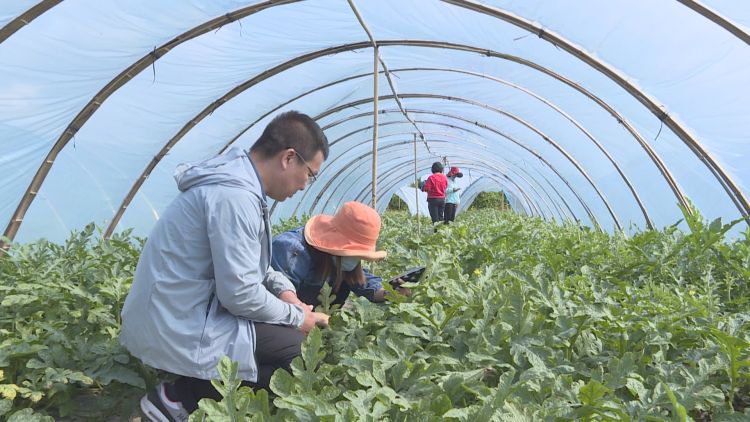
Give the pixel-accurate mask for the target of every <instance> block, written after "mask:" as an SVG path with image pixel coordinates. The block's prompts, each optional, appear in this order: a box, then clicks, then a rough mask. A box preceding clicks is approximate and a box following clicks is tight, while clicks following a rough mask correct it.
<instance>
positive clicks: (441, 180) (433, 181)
mask: <svg viewBox="0 0 750 422" xmlns="http://www.w3.org/2000/svg"><path fill="white" fill-rule="evenodd" d="M447 188H448V178H447V177H445V175H444V174H443V173H432V175H431V176H430V177H428V178H427V181H426V182H425V183H424V186H422V191H423V192H427V199H432V198H435V199H445V190H446V189H447Z"/></svg>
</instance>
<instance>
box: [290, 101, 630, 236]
mask: <svg viewBox="0 0 750 422" xmlns="http://www.w3.org/2000/svg"><path fill="white" fill-rule="evenodd" d="M428 113H429V112H428ZM436 114H437V115H440V113H436ZM445 116H447V117H455V116H453V115H450V114H447V113H446V114H445ZM456 118H457V119H461V118H460V117H456ZM420 122H422V123H426V124H434V125H444V124H445V123H444V122H432V121H424V120H422V121H420ZM389 123H390V122H389ZM396 123H398V122H396ZM400 123H403V124H406V122H400ZM472 123H473V122H472ZM479 127H481V128H483V129H485V130H488V131H490V132H492V133H493V134H495V135H498V136H501V137H504V136H503V135H502V134H498V133H496V132H493V131H492V128H489V127H482V126H479ZM461 130H465V129H464V128H461ZM479 137H480V138H482V139H491V138H486V137H484V136H481V135H480V136H479ZM505 139H508V140H510V141H511V142H512V143H514V144H515V145H518V146H520V147H521V148H522V149H523V150H526V151H527V152H529V153H531V154H532V155H533V156H534V157H535V158H537V159H539V160H540V161H541V162H543V163H544V164H545V165H546V166H547V167H548V168H550V170H552V172H553V173H555V175H556V176H557V177H558V178H560V179H561V180H562V181H563V183H564V184H565V185H566V186H567V187H568V188H569V189H570V190H571V192H573V194H574V195H575V196H576V198H577V199H578V201H579V202H580V203H581V205H582V206H583V208H584V210H586V212H587V214H588V215H589V218H590V219H591V220H592V221H596V218H595V217H594V215H593V213H592V212H591V210H590V209H589V207H588V205H587V204H586V202H585V201H584V200H583V199H582V198H581V196H580V195H579V194H578V192H577V191H576V190H575V189H573V187H572V186H571V184H570V183H569V182H568V181H567V179H566V178H565V177H564V176H563V175H562V174H560V172H559V171H558V170H557V169H556V168H555V167H554V166H553V165H552V164H551V163H549V162H548V161H547V160H546V159H545V158H543V157H542V156H541V155H540V154H538V153H536V152H535V151H533V150H531V149H530V148H528V147H526V146H525V145H523V144H521V143H518V142H517V141H513V140H512V139H509V138H507V137H505ZM493 141H494V139H493ZM365 142H366V141H362V142H360V143H357V144H355V146H359V145H362V144H363V143H365ZM340 157H342V155H339V156H336V157H335V158H333V160H332V161H331V162H329V163H328V164H329V165H330V163H332V162H334V161H336V160H338V159H339V158H340ZM361 158H363V157H361ZM540 174H541V173H540ZM584 177H585V175H584ZM548 182H549V181H548ZM328 186H329V184H327V185H326V187H325V188H324V189H323V190H325V189H327V188H328ZM592 187H593V188H594V189H595V190H596V186H595V185H594V184H592ZM308 192H309V191H308V190H306V191H305V192H303V194H302V195H303V196H302V198H301V200H302V199H303V198H304V197H305V196H306V195H307V193H308ZM320 195H322V191H321V192H320V193H319V195H318V197H320ZM558 195H559V192H558ZM318 199H319V198H317V199H316V200H315V202H314V204H317V200H318ZM301 200H300V202H301ZM313 206H314V205H313ZM296 211H297V209H295V213H296ZM613 220H615V221H617V218H616V217H613Z"/></svg>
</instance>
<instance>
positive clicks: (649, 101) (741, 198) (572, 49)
mask: <svg viewBox="0 0 750 422" xmlns="http://www.w3.org/2000/svg"><path fill="white" fill-rule="evenodd" d="M441 1H443V2H445V3H449V4H453V5H455V6H458V7H462V8H464V9H467V10H473V11H474V12H477V13H482V14H485V15H487V16H491V17H494V18H497V19H501V20H503V21H505V22H508V23H510V24H512V25H515V26H517V27H519V28H521V29H523V30H526V31H528V32H530V33H532V34H535V35H538V36H539V38H542V39H544V40H545V41H548V42H550V43H552V45H554V46H555V47H557V48H562V49H563V50H564V51H565V52H567V53H569V54H572V55H573V56H574V57H576V58H578V59H579V60H581V61H583V62H584V63H586V64H587V65H589V66H590V67H592V68H593V69H594V70H597V71H598V72H600V73H601V74H603V75H604V76H606V77H607V78H609V79H610V80H612V81H613V82H615V83H616V84H617V85H619V86H620V87H622V88H623V89H624V90H625V91H626V92H628V93H629V94H630V95H631V96H633V98H635V99H636V100H638V102H640V103H641V104H643V106H644V107H646V109H648V110H649V111H650V112H651V113H652V114H653V115H654V116H656V118H658V119H659V120H660V121H662V122H663V123H664V124H665V125H666V126H667V127H668V128H669V129H670V130H671V131H672V132H673V133H674V134H675V135H677V137H678V138H680V139H681V140H682V142H683V143H684V144H685V145H686V146H687V147H688V148H690V150H691V151H692V152H693V154H695V155H696V156H697V157H698V158H699V159H700V160H701V161H702V162H703V163H704V164H705V165H706V167H707V168H708V169H709V171H711V173H712V174H713V175H714V178H716V180H717V181H718V182H719V184H721V187H722V188H723V189H724V190H725V191H726V193H727V195H728V196H729V198H730V199H731V200H732V202H734V204H735V206H736V207H737V209H738V210H739V211H740V214H741V215H742V216H743V217H748V215H750V202H748V200H747V198H745V195H744V194H743V193H742V190H741V189H739V188H738V187H737V184H736V183H735V182H734V181H733V180H732V178H731V177H729V175H728V174H727V173H726V171H725V170H724V169H723V168H722V167H721V165H719V163H717V162H716V160H715V159H714V158H713V157H712V156H711V154H709V153H708V151H707V150H706V149H705V148H703V145H701V143H700V141H698V139H697V138H696V137H695V136H694V135H692V134H691V133H690V132H689V131H688V130H687V129H686V128H685V127H683V125H682V124H680V123H679V122H677V121H676V120H674V119H673V118H672V116H670V115H669V113H667V112H665V111H664V110H662V108H661V107H660V105H659V104H658V103H657V102H656V100H654V99H653V98H651V97H650V96H649V95H648V94H646V92H645V91H644V90H643V89H641V88H640V87H639V86H637V85H636V84H635V83H634V82H632V81H630V80H628V79H626V78H624V77H623V76H622V75H620V73H619V72H617V70H616V69H615V68H613V67H611V66H609V65H608V64H606V63H604V62H603V61H602V60H599V59H597V58H595V57H594V56H592V55H591V54H589V53H588V52H586V51H584V50H583V48H581V47H579V46H577V45H575V44H573V43H572V42H570V41H568V40H567V39H566V38H564V37H562V36H560V35H558V34H556V33H554V32H551V31H548V30H546V29H545V28H544V27H542V26H538V25H535V24H534V23H533V22H530V21H528V20H526V19H524V18H521V17H519V16H517V15H514V14H511V13H508V12H507V11H505V10H502V9H499V8H497V7H493V6H487V5H482V4H479V3H476V2H474V1H472V0H441ZM678 1H679V0H678ZM683 4H686V3H683ZM690 4H694V5H696V6H697V5H698V3H694V2H693V3H690ZM686 5H687V4H686ZM693 10H695V9H693ZM701 14H702V13H701ZM703 16H704V17H705V16H706V15H703ZM735 36H737V34H735ZM535 64H536V63H535ZM746 222H747V224H748V225H750V220H747V221H746Z"/></svg>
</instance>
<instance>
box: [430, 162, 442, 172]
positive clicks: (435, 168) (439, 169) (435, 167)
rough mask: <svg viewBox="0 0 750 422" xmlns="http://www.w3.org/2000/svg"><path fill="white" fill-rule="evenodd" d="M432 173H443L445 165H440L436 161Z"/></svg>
mask: <svg viewBox="0 0 750 422" xmlns="http://www.w3.org/2000/svg"><path fill="white" fill-rule="evenodd" d="M432 172H433V173H442V172H443V165H442V164H441V163H440V161H435V162H434V163H432Z"/></svg>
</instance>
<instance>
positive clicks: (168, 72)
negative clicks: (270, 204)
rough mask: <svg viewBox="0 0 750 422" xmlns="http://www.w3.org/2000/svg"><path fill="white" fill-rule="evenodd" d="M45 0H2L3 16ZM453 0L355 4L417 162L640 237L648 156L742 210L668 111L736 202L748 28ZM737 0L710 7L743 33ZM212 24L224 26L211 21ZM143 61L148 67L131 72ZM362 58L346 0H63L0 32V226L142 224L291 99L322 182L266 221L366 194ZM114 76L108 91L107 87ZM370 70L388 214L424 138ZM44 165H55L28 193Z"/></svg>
mask: <svg viewBox="0 0 750 422" xmlns="http://www.w3.org/2000/svg"><path fill="white" fill-rule="evenodd" d="M37 3H38V2H30V1H23V2H22V1H8V2H2V3H0V28H2V27H4V26H6V25H9V24H11V23H13V21H14V19H15V18H16V17H18V16H20V15H21V14H23V13H24V12H25V11H26V10H28V9H29V8H31V7H33V6H34V5H35V4H37ZM39 3H47V2H39ZM277 3H278V4H277ZM452 3H458V4H450V3H448V2H442V1H436V0H410V1H396V0H378V1H374V0H360V1H355V4H356V6H357V8H358V9H359V11H360V12H361V14H362V16H363V18H364V21H365V22H366V24H367V26H368V28H369V29H370V30H371V31H372V33H373V35H374V37H375V39H376V41H377V42H378V43H379V45H380V55H381V58H382V60H383V61H384V62H385V63H386V64H387V66H388V69H389V70H390V71H391V72H392V74H391V79H392V81H393V82H394V87H395V90H396V92H397V94H398V95H399V98H400V102H401V104H402V105H403V107H404V108H405V109H406V110H408V112H409V116H410V118H411V119H412V120H414V121H416V125H417V126H418V127H419V130H420V131H421V132H422V133H423V134H424V135H425V136H426V139H425V142H423V141H422V140H421V139H418V142H417V157H416V162H417V167H418V173H423V172H425V171H428V169H429V167H430V165H431V163H432V162H433V161H437V160H441V159H443V158H444V157H445V158H446V159H447V160H448V161H449V162H451V163H455V164H456V165H458V166H460V167H462V168H466V169H470V170H471V171H472V173H473V174H474V175H475V176H476V177H477V178H481V177H482V176H486V177H487V178H488V180H492V181H493V183H495V184H496V185H493V186H498V188H499V189H502V190H504V191H506V192H509V193H511V194H512V195H513V197H515V198H517V199H518V200H519V203H521V204H524V205H523V206H522V209H524V210H525V211H526V212H527V213H528V214H531V215H539V216H542V217H544V218H548V219H552V218H555V219H563V218H564V219H576V220H579V221H580V222H581V223H582V224H588V225H591V224H593V223H594V221H596V222H597V223H598V224H600V225H601V227H603V228H604V229H607V230H612V229H613V228H615V227H617V226H618V225H619V226H620V227H622V228H624V229H625V230H632V228H631V227H639V228H644V227H647V219H648V220H650V221H651V222H652V223H653V225H654V226H655V227H662V226H664V225H669V224H673V223H675V222H676V221H677V220H678V219H680V218H681V214H680V211H679V209H678V207H677V204H678V202H679V199H678V197H677V196H676V195H675V193H674V188H672V187H670V185H669V183H668V182H667V181H666V179H665V178H664V177H663V174H662V172H661V171H660V170H659V169H658V168H657V165H656V164H655V163H654V160H653V159H652V156H653V157H657V159H658V160H661V162H663V164H664V166H665V167H666V168H667V169H668V171H669V173H670V174H671V176H672V177H673V179H674V181H675V184H676V188H677V189H678V190H680V191H681V192H682V193H683V194H684V195H685V196H686V197H688V198H689V199H690V200H691V201H692V202H693V203H694V204H695V205H696V206H697V207H698V208H699V209H700V211H701V212H702V213H703V214H704V215H705V216H706V217H708V218H715V217H723V218H724V219H735V218H738V217H740V216H741V215H742V212H743V211H741V209H742V207H741V206H739V207H738V204H737V203H736V202H737V201H736V200H734V201H733V199H732V197H731V196H730V195H729V194H728V193H727V189H726V188H725V187H723V186H722V184H721V183H720V181H719V178H717V176H716V175H715V174H713V173H712V171H711V170H710V169H709V167H708V166H707V165H706V163H705V157H701V156H700V154H696V152H694V151H692V150H691V148H689V147H688V146H687V145H686V143H685V142H684V140H683V139H681V138H680V136H681V135H680V134H679V133H676V132H674V131H673V130H671V129H670V127H668V125H666V124H665V123H663V122H662V120H660V118H661V119H664V116H668V117H669V118H670V119H672V120H673V121H675V122H677V123H678V124H680V125H681V127H682V128H683V129H684V130H685V131H686V133H687V134H689V135H690V136H692V137H693V138H694V139H695V140H697V141H698V142H699V143H700V145H701V146H702V148H703V149H704V150H705V152H706V153H707V155H708V157H709V158H711V159H712V160H714V161H715V162H716V163H717V165H718V166H719V167H720V168H721V169H722V170H723V171H724V172H725V174H726V175H727V177H728V179H729V180H730V181H731V182H734V183H735V184H736V186H737V188H738V189H739V190H740V192H742V193H744V195H745V196H748V192H750V173H749V170H748V167H747V165H746V164H745V163H746V161H747V158H748V156H750V154H748V153H749V152H750V142H748V140H749V138H748V133H750V101H749V100H748V98H750V96H749V95H748V94H750V92H748V91H749V90H750V88H748V87H750V72H748V71H747V69H749V68H750V45H748V44H747V43H746V42H745V41H743V40H742V39H741V38H739V37H737V36H735V35H734V34H732V33H730V32H729V31H727V30H726V29H725V28H724V27H722V26H720V25H718V24H717V23H715V22H712V21H711V20H709V19H707V18H706V17H704V16H702V15H700V14H699V13H697V12H696V11H694V10H693V9H691V8H688V7H686V6H685V5H684V4H682V3H681V2H680V1H676V0H675V1H661V2H652V1H647V0H627V1H626V0H617V1H608V2H599V1H595V0H581V1H577V2H548V1H542V0H524V1H520V0H518V1H483V2H470V1H464V2H452ZM746 3H747V2H728V1H715V2H714V1H711V2H704V4H705V5H707V6H708V7H711V8H713V9H714V10H716V11H717V12H718V13H720V14H721V15H722V16H723V17H724V18H726V19H727V20H728V21H730V22H731V23H733V24H735V25H736V26H737V27H738V28H740V30H741V31H744V33H745V34H747V32H748V29H747V28H748V26H747V25H748V22H750V6H748V4H746ZM476 5H485V6H489V9H490V10H497V11H502V12H503V13H510V14H511V15H512V16H515V17H517V18H519V19H521V20H522V21H524V22H529V23H531V24H532V25H535V26H537V27H539V28H543V29H544V31H542V32H537V33H531V32H529V31H528V30H527V29H524V28H521V27H519V26H516V25H514V24H512V23H509V22H507V21H505V20H502V19H499V18H497V17H494V16H491V15H490V14H486V13H480V12H478V11H475V10H471V7H473V6H476ZM237 16H242V17H241V18H239V19H237V18H236V17H237ZM222 18H225V19H226V24H225V25H223V26H218V25H217V26H216V27H211V28H210V29H208V28H206V29H202V28H203V26H205V25H206V24H207V22H210V21H212V20H221V19H222ZM202 25H203V26H202ZM191 31H193V32H191ZM545 33H546V34H554V35H555V36H557V37H560V39H563V40H566V41H567V42H568V43H569V45H573V46H578V47H579V48H580V50H581V51H583V52H584V53H586V54H588V55H590V57H592V58H593V59H596V60H599V63H601V64H602V65H604V66H606V67H607V68H609V69H613V70H614V71H615V72H616V74H617V75H618V76H620V77H622V78H623V80H624V81H627V82H628V83H629V84H630V85H631V86H633V87H636V88H638V89H641V90H642V94H638V95H634V94H633V93H632V92H628V91H627V90H626V89H624V88H623V86H621V85H620V84H618V83H616V82H615V81H614V80H613V79H612V78H610V77H608V76H607V75H605V74H604V73H602V72H600V71H599V70H598V69H596V68H594V66H592V65H591V64H590V63H587V62H585V61H584V60H582V59H581V58H579V57H576V56H574V55H572V54H570V53H569V51H567V50H566V48H563V47H565V46H558V45H554V44H553V43H551V42H549V41H548V39H545ZM164 46H168V47H169V48H168V49H161V48H162V47H164ZM155 52H158V54H157V53H155ZM157 56H158V57H157ZM143 59H146V60H147V62H148V63H150V62H151V61H153V64H149V65H148V66H145V67H143V66H142V69H141V70H137V69H130V70H129V71H128V72H127V73H126V74H125V75H124V76H123V72H126V71H127V70H128V69H129V68H131V66H134V65H135V64H136V63H137V62H139V60H143ZM372 69H373V51H372V48H371V46H370V42H369V39H368V37H367V34H366V33H365V31H364V29H363V28H362V26H361V25H360V24H359V22H358V21H357V19H356V18H355V15H354V13H353V11H352V9H351V7H350V6H349V4H348V3H347V2H344V1H339V0H311V1H301V2H292V1H288V2H286V1H282V2H252V1H239V0H234V1H229V0H222V1H217V0H211V1H207V0H203V1H199V0H190V1H186V0H180V1H177V0H161V1H158V2H153V1H148V2H147V1H143V0H132V1H128V2H119V1H114V0H77V1H63V2H60V3H59V4H56V5H54V6H53V7H50V8H49V9H48V10H46V11H45V12H44V13H42V14H41V15H39V16H38V17H36V18H34V19H33V20H30V21H28V22H27V24H25V25H23V26H22V27H21V28H20V29H19V30H18V31H16V32H14V33H12V34H10V35H9V36H7V38H5V39H4V40H3V41H2V43H0V165H1V168H2V169H3V170H4V171H3V172H2V175H1V176H0V177H2V181H1V182H0V198H2V201H0V222H2V223H3V224H5V225H8V227H10V226H12V225H14V224H15V225H16V228H17V229H18V232H17V234H15V240H17V241H27V240H31V239H35V238H38V237H47V238H50V239H53V240H61V239H63V238H65V237H67V235H68V233H69V231H70V230H71V229H75V228H80V227H82V226H83V225H85V224H87V223H89V222H91V221H93V222H95V223H97V224H100V225H102V226H103V227H106V226H107V225H108V224H109V223H110V222H111V221H112V219H113V217H114V216H115V214H116V212H117V211H118V209H120V208H121V207H122V206H127V208H126V209H125V212H124V214H123V215H122V219H121V220H119V222H118V225H117V228H118V229H124V228H127V227H135V228H136V233H138V234H141V235H145V234H147V233H148V231H149V229H150V227H151V225H152V224H153V223H154V221H155V220H156V219H157V218H158V216H159V214H160V212H161V210H163V209H164V208H165V207H166V205H167V204H168V203H169V202H170V200H171V199H172V198H173V197H174V196H175V194H176V192H177V190H176V188H175V186H174V182H173V180H172V177H171V174H172V171H173V169H174V168H175V166H176V165H177V164H178V163H180V162H183V161H192V160H198V159H201V158H205V157H209V156H212V155H214V154H217V153H219V152H220V151H222V150H223V149H224V148H225V147H227V146H228V145H239V146H241V147H243V148H247V147H249V146H250V145H251V144H252V142H253V141H254V139H256V138H257V136H258V135H259V133H260V131H262V129H263V127H264V126H265V124H266V123H267V122H268V121H269V120H270V119H271V118H272V117H273V116H274V115H276V114H278V113H279V112H281V111H285V110H289V109H296V110H300V111H302V112H305V113H307V114H309V115H311V116H316V117H317V118H318V121H319V123H320V124H321V126H324V127H326V134H327V136H328V138H329V140H330V142H331V155H330V157H329V159H328V160H327V162H326V163H325V164H324V167H323V168H322V172H321V176H320V177H319V181H318V182H317V183H315V184H313V185H312V186H311V187H310V188H308V190H307V191H305V192H303V193H299V194H297V195H296V196H295V197H293V198H292V199H290V200H287V201H285V202H284V203H279V204H276V206H275V207H274V214H273V217H274V218H275V219H279V218H284V217H288V216H290V215H293V214H301V213H317V212H327V213H328V212H332V211H333V210H335V208H336V207H337V206H338V205H339V204H340V203H342V202H343V201H346V200H351V199H357V200H361V201H363V202H366V203H369V202H370V200H371V192H370V186H369V185H370V182H371V174H370V173H371V158H372V155H371V154H372V146H371V141H372V128H371V126H372V122H373V119H372V114H371V113H372V108H373V105H372V97H373V80H372ZM381 71H382V67H381ZM112 81H122V83H121V84H120V85H121V86H119V88H118V89H116V90H113V92H112V93H108V92H106V91H102V90H103V89H104V88H105V87H106V86H107V85H108V84H109V83H111V82H112ZM379 82H380V83H379V96H380V97H381V99H380V103H379V109H380V110H382V111H383V113H382V114H380V115H379V125H380V127H379V135H380V140H379V143H378V144H379V159H378V163H379V164H378V180H379V182H378V197H379V203H378V208H379V209H382V207H384V206H385V204H387V202H388V199H389V198H390V197H391V196H392V195H393V194H394V193H395V192H397V191H399V190H400V189H401V188H402V187H404V186H406V185H408V184H410V183H411V182H412V181H413V179H414V158H415V157H414V143H413V141H414V135H415V133H418V132H417V130H416V129H415V127H414V125H413V124H412V123H411V122H409V121H408V120H407V119H406V118H405V117H404V115H403V114H402V113H401V112H400V111H399V104H397V103H396V101H395V100H394V99H393V98H392V96H393V91H392V90H391V88H390V86H389V84H388V83H387V79H386V78H385V76H384V75H383V74H382V73H381V75H380V81H379ZM644 98H648V99H650V100H652V101H654V102H655V103H656V104H658V105H659V110H661V112H663V113H664V115H663V116H657V115H655V114H654V113H653V112H652V111H651V110H649V109H648V108H647V107H645V106H644V103H643V102H642V101H641V100H643V99H644ZM217 101H218V103H217ZM87 105H89V108H87V109H86V110H88V111H90V113H84V114H85V115H84V116H82V118H79V119H78V120H76V117H77V116H78V115H79V113H82V111H83V110H84V109H85V107H86V106H87ZM612 110H614V111H616V114H613V113H612ZM74 122H76V124H74ZM78 123H81V124H80V127H79V126H78ZM626 125H628V126H629V127H631V128H632V129H633V130H634V131H635V132H636V133H637V134H638V136H640V137H641V138H642V139H643V140H644V141H645V143H646V146H647V148H648V149H650V150H651V151H650V152H649V151H647V148H645V147H644V146H642V145H641V144H639V142H638V141H637V140H636V137H635V136H634V135H633V133H631V132H630V131H628V130H626V129H627V128H626ZM66 133H68V134H73V136H72V137H69V136H66ZM56 144H57V145H58V146H59V147H61V149H60V150H59V154H57V153H55V150H54V149H53V147H54V146H55V145H56ZM50 151H53V154H52V156H51V157H50V156H49V155H48V154H49V153H50ZM164 154H166V155H164ZM162 155H163V157H162ZM155 157H157V159H156V160H155V166H154V167H153V169H152V170H151V171H150V172H146V173H148V174H146V176H147V177H142V175H143V173H144V171H145V170H146V169H147V168H148V166H149V163H151V162H152V159H154V158H155ZM45 160H47V161H49V162H48V163H47V164H46V166H47V167H48V168H49V173H48V174H46V177H44V178H43V179H42V180H43V181H42V182H41V184H40V185H39V187H38V189H36V188H35V189H30V187H31V186H33V184H32V180H34V176H35V174H36V173H37V171H38V170H39V169H40V168H43V167H44V166H45ZM134 186H135V188H136V190H137V193H136V194H135V196H134V198H133V200H132V201H131V202H129V203H124V202H123V201H124V200H125V198H126V196H127V195H128V192H129V191H130V190H131V189H132V188H133V187H134ZM488 189H489V187H488ZM29 191H30V192H29ZM24 198H27V199H32V201H31V202H28V201H27V202H26V204H28V206H27V207H26V206H25V205H24ZM19 204H21V205H22V206H21V207H20V208H19ZM519 209H521V208H519ZM19 210H20V213H19ZM14 216H15V220H14ZM744 227H745V226H741V227H738V229H737V230H740V229H744ZM6 233H9V232H8V231H6ZM11 234H12V233H11Z"/></svg>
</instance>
